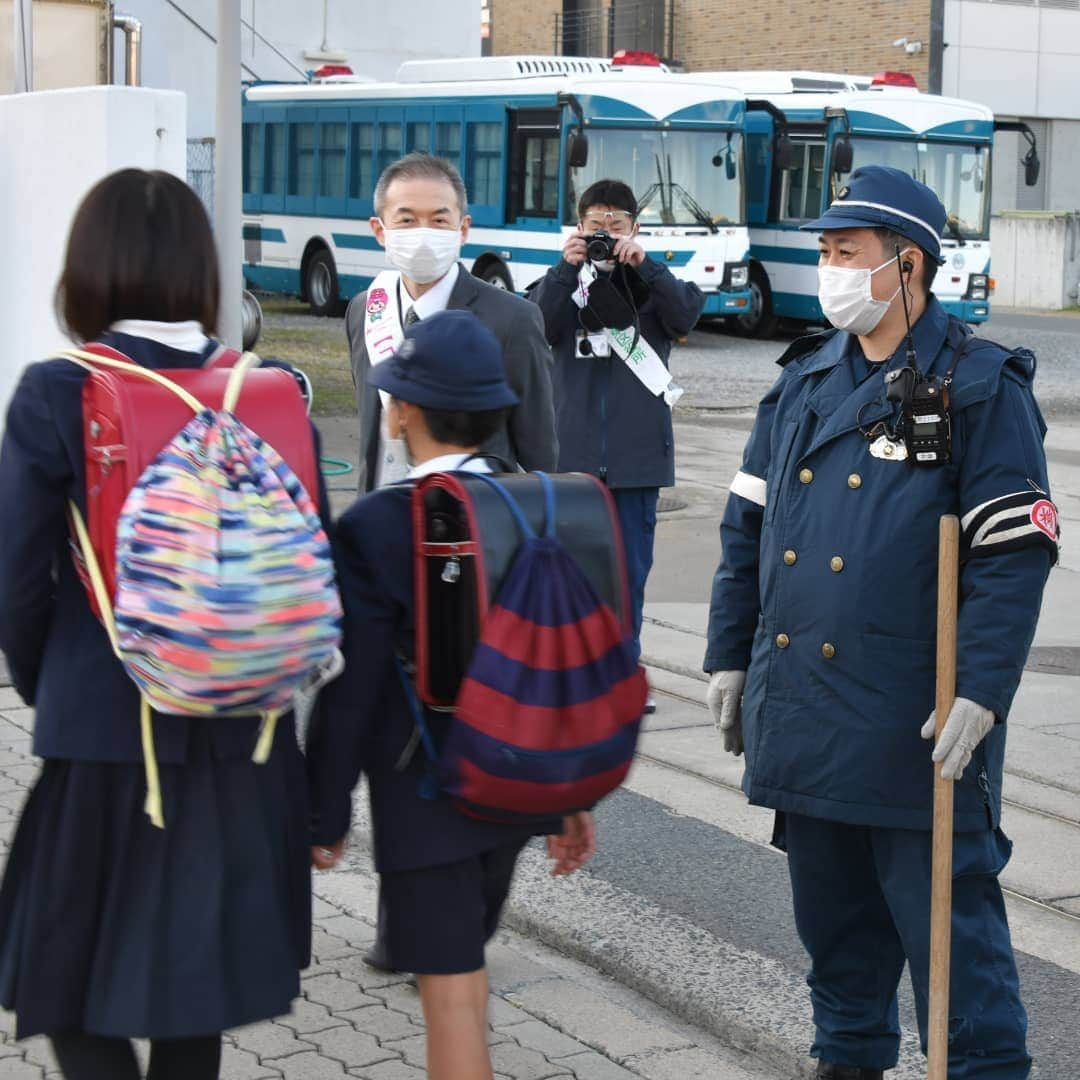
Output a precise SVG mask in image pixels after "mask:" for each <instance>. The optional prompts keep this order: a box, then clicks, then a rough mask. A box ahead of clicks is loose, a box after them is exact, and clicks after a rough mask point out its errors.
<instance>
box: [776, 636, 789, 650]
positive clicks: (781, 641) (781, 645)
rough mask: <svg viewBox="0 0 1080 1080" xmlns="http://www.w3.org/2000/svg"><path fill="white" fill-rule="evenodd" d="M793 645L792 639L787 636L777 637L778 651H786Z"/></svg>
mask: <svg viewBox="0 0 1080 1080" xmlns="http://www.w3.org/2000/svg"><path fill="white" fill-rule="evenodd" d="M790 644H791V638H789V637H788V636H787V634H777V635H776V647H777V648H778V649H786V648H787V647H788V646H789V645H790Z"/></svg>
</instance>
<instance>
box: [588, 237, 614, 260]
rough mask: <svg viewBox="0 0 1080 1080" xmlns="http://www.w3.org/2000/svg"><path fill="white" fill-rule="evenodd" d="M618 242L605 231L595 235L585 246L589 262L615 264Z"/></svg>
mask: <svg viewBox="0 0 1080 1080" xmlns="http://www.w3.org/2000/svg"><path fill="white" fill-rule="evenodd" d="M617 242H618V241H617V240H616V238H615V237H614V236H612V235H611V234H610V233H609V232H606V231H605V230H604V229H601V230H600V231H599V232H595V233H593V234H592V236H590V237H589V239H588V241H586V244H585V254H586V256H587V257H588V260H589V262H594V263H598V262H614V261H615V244H616V243H617Z"/></svg>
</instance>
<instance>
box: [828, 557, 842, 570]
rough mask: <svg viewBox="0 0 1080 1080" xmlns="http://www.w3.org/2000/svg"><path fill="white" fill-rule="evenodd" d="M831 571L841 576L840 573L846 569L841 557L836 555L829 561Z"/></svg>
mask: <svg viewBox="0 0 1080 1080" xmlns="http://www.w3.org/2000/svg"><path fill="white" fill-rule="evenodd" d="M829 569H830V570H831V571H832V572H833V573H834V574H839V573H840V571H841V570H843V569H844V560H843V559H841V558H840V556H839V555H834V556H833V557H832V558H831V559H830V560H829Z"/></svg>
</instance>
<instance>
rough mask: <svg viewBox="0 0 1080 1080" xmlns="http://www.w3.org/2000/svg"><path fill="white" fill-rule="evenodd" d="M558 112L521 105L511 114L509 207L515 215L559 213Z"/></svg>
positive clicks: (547, 215) (538, 216)
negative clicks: (511, 148) (512, 126)
mask: <svg viewBox="0 0 1080 1080" xmlns="http://www.w3.org/2000/svg"><path fill="white" fill-rule="evenodd" d="M559 122H560V121H559V114H558V112H557V111H555V110H548V109H543V110H541V109H536V110H530V109H521V110H519V111H518V112H517V114H516V116H515V117H514V128H513V132H514V134H513V143H512V146H513V151H512V157H511V162H510V164H511V168H510V208H511V214H512V216H513V217H515V218H557V217H558V213H559V156H560V141H561V140H560V129H559Z"/></svg>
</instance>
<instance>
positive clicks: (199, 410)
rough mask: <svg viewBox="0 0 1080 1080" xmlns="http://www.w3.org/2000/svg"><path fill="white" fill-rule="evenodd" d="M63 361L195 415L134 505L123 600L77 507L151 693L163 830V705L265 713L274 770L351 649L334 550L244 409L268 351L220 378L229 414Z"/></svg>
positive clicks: (119, 366)
mask: <svg viewBox="0 0 1080 1080" xmlns="http://www.w3.org/2000/svg"><path fill="white" fill-rule="evenodd" d="M61 355H63V356H65V357H66V358H67V359H70V360H72V361H73V362H75V363H78V364H80V365H81V366H83V367H85V368H86V369H87V370H88V371H90V372H91V373H94V372H95V371H97V370H98V369H99V368H102V367H103V368H105V369H107V370H109V371H115V372H116V373H117V374H118V375H120V376H122V377H123V378H125V379H127V378H134V379H136V380H149V381H151V382H153V383H156V384H157V385H158V386H160V387H162V388H164V389H165V390H167V391H168V392H169V393H171V394H175V395H176V396H177V397H179V398H180V399H181V400H182V401H183V402H184V403H185V404H186V405H187V406H188V408H190V409H191V411H192V413H193V415H192V417H191V419H190V420H189V421H188V422H187V423H186V424H185V425H184V426H183V428H182V429H181V430H180V431H178V432H177V433H176V434H175V435H174V436H173V437H172V438H171V439H168V441H167V442H166V443H165V445H164V448H163V449H162V450H161V451H160V453H158V454H157V456H156V457H155V458H154V459H153V460H152V461H151V462H150V464H149V465H148V466H147V467H146V468H145V469H144V471H143V472H142V474H141V475H140V476H139V478H138V480H137V481H136V482H135V484H134V486H132V487H131V489H130V491H129V492H128V494H127V497H126V499H125V500H124V502H123V505H122V508H121V510H120V514H119V517H118V519H117V523H116V564H115V582H116V590H115V596H110V595H109V588H108V586H107V585H106V577H105V575H104V573H103V570H102V563H101V558H99V555H98V553H96V552H95V550H94V544H93V543H92V541H91V537H90V532H89V530H88V529H87V526H86V523H85V522H84V520H83V517H82V515H81V513H80V511H79V508H78V506H77V505H76V504H75V503H74V501H72V502H71V504H70V516H71V520H72V528H73V531H74V535H75V542H76V544H77V546H78V550H79V552H80V553H81V558H82V562H83V564H84V566H85V571H86V577H87V578H88V579H89V587H90V591H91V594H92V596H93V599H94V601H95V606H96V608H97V610H98V612H99V614H100V616H101V619H102V622H103V624H104V626H105V629H106V632H107V633H108V635H109V640H110V642H111V644H112V647H113V651H114V652H115V653H116V655H117V657H118V658H119V660H120V662H121V663H122V664H123V666H124V669H125V671H126V672H127V674H128V675H129V676H130V677H131V678H132V680H133V681H134V682H135V684H136V685H137V686H138V688H139V692H140V696H141V716H140V722H141V731H142V744H143V758H144V763H145V768H146V780H147V796H146V812H147V815H148V816H149V817H150V820H151V821H152V822H153V823H154V824H155V825H157V826H158V827H164V824H165V821H164V811H163V807H162V798H161V785H160V779H159V775H158V769H157V762H156V759H155V756H154V743H153V730H152V726H151V712H150V711H151V709H155V710H157V711H158V712H162V713H172V714H178V715H182V716H203V717H233V716H253V715H254V716H260V717H261V718H262V725H261V728H260V733H259V736H258V740H257V743H256V746H255V749H254V753H253V755H252V757H253V760H255V761H256V762H259V763H262V762H265V761H266V760H267V759H268V757H269V754H270V748H271V746H272V744H273V739H274V729H275V724H276V721H277V718H278V716H279V715H280V714H281V713H282V712H284V711H286V710H287V709H289V708H290V707H291V705H292V697H293V692H294V691H295V690H296V689H297V687H298V686H299V685H300V684H301V683H302V682H303V681H304V680H305V679H306V678H307V677H309V676H310V675H311V674H312V673H313V672H314V671H315V670H316V669H318V668H319V667H320V666H321V665H323V664H325V663H327V662H329V661H331V660H332V658H333V657H334V655H335V653H336V651H337V648H338V644H339V642H340V638H341V629H340V621H341V614H342V610H341V599H340V597H339V595H338V591H337V585H336V581H335V576H334V566H333V561H332V559H331V554H330V544H329V541H328V539H327V536H326V533H325V532H324V530H323V527H322V523H321V521H320V519H319V515H318V512H317V509H316V505H315V503H314V501H313V499H312V496H311V495H310V494H309V493H308V492H307V491H306V490H305V488H304V486H303V484H301V482H300V481H299V480H298V479H297V477H296V475H295V473H294V472H293V471H292V469H291V468H290V467H289V465H288V464H287V463H286V462H285V461H284V459H283V458H282V457H281V456H280V455H279V454H278V452H277V451H276V450H275V449H274V448H273V447H272V446H270V444H269V443H267V442H265V441H264V440H263V439H261V438H260V437H259V436H258V435H257V434H256V433H255V432H254V431H252V430H251V429H250V428H249V427H247V426H246V425H245V424H244V423H243V421H241V420H240V419H239V418H238V417H237V416H236V413H235V411H234V410H235V408H236V405H237V400H238V398H239V396H240V393H241V390H242V387H243V384H244V379H245V376H246V375H247V374H248V373H249V371H250V370H251V368H253V367H254V366H255V365H257V364H258V362H259V360H258V357H257V356H255V355H254V354H252V353H246V354H245V355H244V356H243V357H242V358H241V359H240V360H239V362H238V363H237V364H236V365H235V366H234V367H233V368H231V370H229V372H228V375H227V376H226V375H225V374H224V373H222V374H221V375H220V376H214V378H215V379H227V382H226V385H225V390H224V394H223V395H222V398H221V401H222V404H221V407H220V408H212V407H208V406H207V405H204V404H203V403H202V402H201V401H200V400H199V399H198V398H196V397H195V396H194V395H193V394H192V393H190V392H189V391H188V390H186V389H185V388H184V387H183V386H180V385H179V384H178V383H177V382H174V381H173V380H172V379H169V378H167V377H166V376H164V375H162V374H161V373H160V372H158V371H154V370H152V369H149V368H144V367H141V366H140V365H138V364H134V363H131V362H130V361H126V360H123V359H119V358H116V357H110V356H103V355H101V354H100V353H98V352H94V353H90V352H86V351H80V350H69V351H66V352H64V353H63V354H61ZM286 383H288V380H286ZM219 393H220V391H219ZM84 396H85V394H84ZM121 449H122V448H121ZM106 557H107V555H105V554H104V553H103V554H102V558H106Z"/></svg>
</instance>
